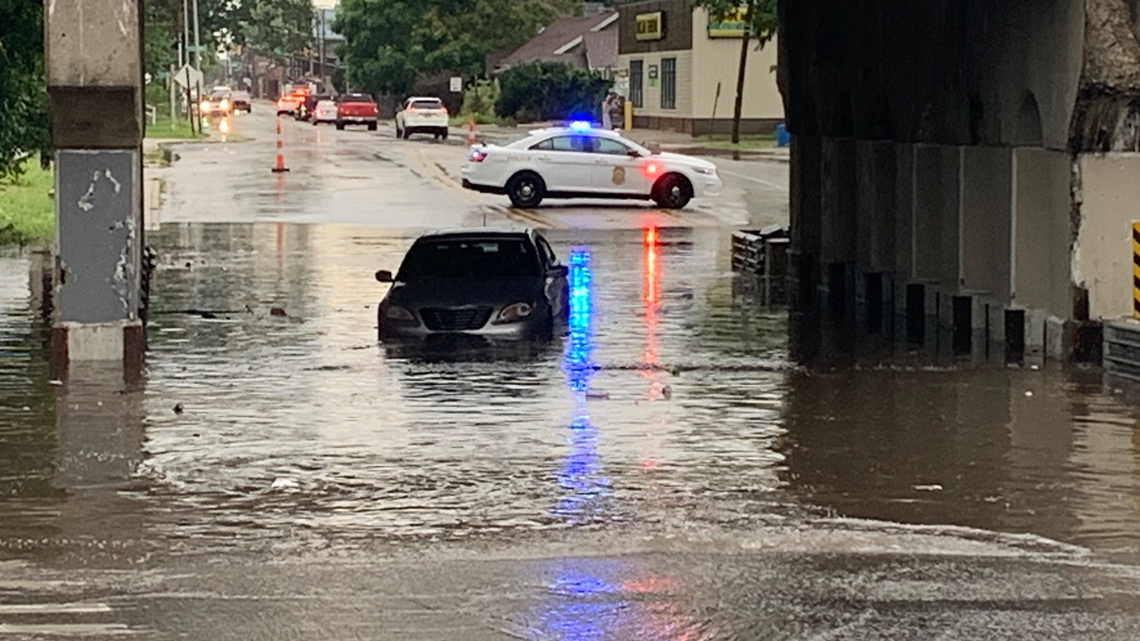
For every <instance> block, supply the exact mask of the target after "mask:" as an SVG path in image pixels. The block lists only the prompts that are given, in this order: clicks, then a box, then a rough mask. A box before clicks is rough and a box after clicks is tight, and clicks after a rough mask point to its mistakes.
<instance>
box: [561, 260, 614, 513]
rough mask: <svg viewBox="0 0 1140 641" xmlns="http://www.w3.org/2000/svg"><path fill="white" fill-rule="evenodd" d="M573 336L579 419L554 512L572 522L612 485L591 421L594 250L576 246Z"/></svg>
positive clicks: (570, 363)
mask: <svg viewBox="0 0 1140 641" xmlns="http://www.w3.org/2000/svg"><path fill="white" fill-rule="evenodd" d="M569 262H570V273H569V277H568V278H569V289H570V301H569V302H570V323H569V325H570V327H569V329H570V340H569V342H568V344H567V347H566V357H565V360H564V362H563V369H564V370H565V371H566V378H567V382H568V383H569V385H570V390H571V391H572V392H573V393H574V395H575V399H574V400H575V404H574V417H573V420H572V421H571V423H570V447H571V451H570V454H569V456H567V457H566V460H565V462H564V463H563V466H562V470H561V471H560V472H559V474H558V485H559V486H560V487H561V488H562V489H563V490H566V492H567V494H566V495H565V496H564V497H563V498H562V499H561V500H559V501H558V504H557V505H556V506H555V507H554V513H555V514H556V515H557V516H559V517H561V518H563V519H566V520H567V521H568V522H570V523H579V522H582V521H584V520H588V519H589V518H590V516H591V515H590V512H591V511H592V510H594V506H593V504H594V502H595V501H596V500H597V499H598V497H599V495H600V494H601V493H602V492H603V491H604V489H605V487H606V486H607V485H608V481H607V480H606V479H604V478H602V477H601V470H600V465H599V463H598V454H597V449H596V445H597V430H596V429H595V428H594V426H593V425H591V424H590V414H589V412H588V411H587V409H586V404H585V398H584V397H585V394H586V392H588V391H589V389H590V379H591V378H593V375H594V363H593V362H592V361H591V356H590V355H591V352H592V351H593V349H594V345H593V335H592V333H591V330H592V327H591V323H592V314H593V303H592V300H591V297H590V280H591V278H590V253H589V252H588V251H585V250H581V249H576V250H573V251H572V252H571V253H570V261H569Z"/></svg>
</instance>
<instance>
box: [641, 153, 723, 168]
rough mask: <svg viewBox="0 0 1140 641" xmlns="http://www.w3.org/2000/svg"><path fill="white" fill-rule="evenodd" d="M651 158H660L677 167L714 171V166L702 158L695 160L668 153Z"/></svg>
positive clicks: (693, 157)
mask: <svg viewBox="0 0 1140 641" xmlns="http://www.w3.org/2000/svg"><path fill="white" fill-rule="evenodd" d="M652 157H654V158H660V159H661V160H664V161H666V162H669V163H674V164H678V165H685V166H687V167H700V168H702V169H716V165H715V164H714V163H712V162H709V161H707V160H705V159H704V158H697V157H695V156H686V155H685V154H675V153H673V152H670V151H663V152H661V153H659V154H654V155H653V156H652Z"/></svg>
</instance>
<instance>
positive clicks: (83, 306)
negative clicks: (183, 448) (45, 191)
mask: <svg viewBox="0 0 1140 641" xmlns="http://www.w3.org/2000/svg"><path fill="white" fill-rule="evenodd" d="M45 5H46V6H45V7H44V9H45V10H44V34H45V35H44V53H45V56H44V61H45V75H46V78H47V90H48V101H49V105H48V106H49V108H48V114H49V117H50V119H51V137H52V146H53V147H54V148H55V150H56V151H55V185H56V192H55V198H54V201H55V205H54V206H55V218H56V238H57V241H56V243H57V244H56V247H55V250H56V280H55V282H56V283H58V288H57V296H56V301H57V306H56V310H55V317H54V319H53V323H52V332H51V373H52V377H53V378H54V379H57V380H61V381H62V380H71V381H72V382H73V383H75V382H78V381H80V380H84V379H85V380H89V381H99V380H102V381H103V383H104V384H105V383H106V382H107V378H106V377H107V372H108V369H107V368H111V369H112V370H114V371H118V372H121V373H122V375H123V379H124V380H126V381H134V380H137V379H138V377H139V374H140V371H141V367H142V362H143V354H144V349H145V340H144V336H143V323H142V320H141V317H140V314H139V311H140V308H141V305H142V302H141V295H140V294H141V291H140V289H141V279H140V276H139V274H140V269H141V265H142V245H143V238H142V234H143V182H142V141H143V132H144V127H145V124H144V117H143V113H144V109H143V107H144V104H145V102H144V97H143V64H142V63H143V47H142V27H143V15H142V3H141V2H140V1H139V0H122V1H121V2H60V3H56V2H53V1H52V0H45Z"/></svg>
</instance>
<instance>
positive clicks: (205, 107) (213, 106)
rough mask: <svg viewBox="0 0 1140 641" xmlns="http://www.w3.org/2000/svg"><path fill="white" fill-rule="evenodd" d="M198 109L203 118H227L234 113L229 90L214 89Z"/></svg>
mask: <svg viewBox="0 0 1140 641" xmlns="http://www.w3.org/2000/svg"><path fill="white" fill-rule="evenodd" d="M198 107H199V111H200V113H201V114H202V115H204V116H228V115H230V114H232V113H233V112H234V105H233V101H232V100H231V94H230V90H229V89H226V88H216V89H214V91H212V92H211V93H210V96H209V97H208V98H206V99H205V100H203V101H202V103H201V104H200V105H199V106H198Z"/></svg>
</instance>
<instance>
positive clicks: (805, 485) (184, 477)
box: [0, 224, 1140, 558]
mask: <svg viewBox="0 0 1140 641" xmlns="http://www.w3.org/2000/svg"><path fill="white" fill-rule="evenodd" d="M414 235H415V234H414V233H408V234H403V235H387V234H385V233H384V232H383V231H380V230H375V229H369V228H356V227H341V226H335V225H332V226H322V227H312V226H294V225H275V224H265V225H224V224H217V225H215V224H207V225H168V226H166V227H164V228H163V230H162V232H161V233H159V234H157V235H152V237H151V239H150V241H151V242H152V243H153V244H155V245H156V246H160V247H162V248H163V250H162V256H161V262H160V266H159V270H158V272H157V275H156V285H155V286H156V294H155V303H154V312H153V316H152V325H151V329H150V338H149V340H150V354H149V367H148V371H147V375H146V380H145V383H144V384H143V385H142V386H141V387H140V388H139V389H137V390H134V389H126V388H123V386H122V385H121V384H117V383H116V384H109V383H106V382H105V381H106V380H112V381H113V379H104V378H99V379H98V380H99V381H100V382H99V383H87V384H84V383H81V382H77V383H75V384H73V385H71V386H69V387H73V388H76V394H75V396H74V397H73V395H71V394H69V393H68V390H67V389H65V388H57V387H53V386H51V385H50V384H49V383H48V381H47V380H46V379H47V377H46V371H45V368H44V364H43V362H44V357H43V355H44V341H45V338H44V333H43V330H42V327H41V325H40V324H39V323H38V322H36V321H35V320H33V319H32V318H31V312H30V311H29V309H28V303H27V284H26V283H27V272H26V266H25V263H24V262H23V261H22V260H20V259H12V258H9V259H5V260H4V261H3V263H2V264H3V265H4V272H3V274H4V281H3V282H4V289H3V292H4V297H5V298H4V300H5V319H4V328H5V329H4V336H5V354H4V361H3V369H2V370H0V376H2V378H0V380H2V381H3V385H4V395H3V401H2V402H0V412H3V413H2V414H0V416H2V419H3V420H2V425H3V426H2V427H0V430H2V431H0V435H2V437H3V439H4V444H5V446H4V447H3V448H2V449H0V452H2V453H0V456H3V457H4V465H3V470H4V471H3V474H2V476H0V483H2V484H3V487H2V488H0V489H3V492H2V495H3V496H4V497H5V498H4V499H3V500H0V516H2V518H0V534H3V535H5V538H4V539H3V541H6V542H7V543H5V544H6V545H11V544H12V543H11V541H12V540H13V539H12V538H9V537H11V536H13V535H16V534H20V533H25V534H31V533H33V532H35V531H38V528H42V527H44V526H45V523H46V522H49V521H56V524H55V525H54V527H55V528H59V529H66V527H64V524H63V523H62V521H66V520H67V518H68V512H67V511H62V512H61V511H60V508H61V506H62V505H64V504H73V503H76V501H74V499H73V498H72V497H71V496H70V492H69V489H71V486H72V485H74V486H76V487H80V488H83V489H84V491H91V492H94V493H96V494H99V490H100V488H103V489H106V487H108V486H109V487H113V488H114V489H115V492H113V493H106V492H104V494H107V496H104V497H103V499H102V500H100V501H99V502H98V503H97V504H96V505H98V508H97V509H95V510H94V512H95V513H91V509H90V508H88V509H81V510H80V511H79V513H78V515H77V518H81V519H82V520H83V521H84V523H83V525H82V528H81V529H83V530H91V529H94V530H98V529H99V525H98V522H101V521H105V523H104V524H103V525H104V529H105V530H106V531H108V532H109V531H123V530H122V529H121V528H120V527H119V526H117V525H116V523H118V522H119V521H121V520H123V519H127V520H131V521H133V523H134V524H135V525H134V526H133V527H134V528H142V529H143V530H145V533H144V532H142V531H140V532H139V533H138V537H139V540H132V537H130V536H127V537H126V538H125V540H124V541H123V543H124V544H127V545H131V544H135V543H140V544H141V543H146V544H147V545H158V544H159V543H161V548H162V549H164V550H180V549H183V548H185V549H187V550H191V551H193V550H201V549H207V550H214V549H219V548H221V549H224V548H226V547H227V546H239V547H241V548H243V549H254V548H258V547H259V546H267V547H269V548H272V547H274V546H278V545H318V546H319V545H325V544H327V543H328V542H329V541H338V542H342V543H344V542H349V543H351V542H352V541H362V542H368V543H375V542H377V541H385V540H390V541H434V540H457V541H463V540H468V539H480V538H481V537H492V538H501V537H508V538H509V537H514V536H525V535H532V534H535V533H543V532H559V531H565V530H579V529H581V530H589V531H596V532H599V533H601V534H603V535H608V534H613V535H615V536H618V535H621V536H625V535H627V534H629V533H635V534H637V535H652V536H655V537H657V536H666V537H667V536H673V535H690V534H693V535H697V536H721V535H728V534H731V533H734V532H737V533H739V532H747V531H751V530H754V529H755V528H756V527H757V526H763V525H778V524H787V523H789V522H793V523H806V522H808V521H810V520H813V519H819V518H822V517H850V518H855V519H868V520H880V521H886V522H892V523H910V524H928V525H942V526H944V525H953V526H962V527H965V528H976V529H979V530H985V531H993V532H1005V533H1011V534H1025V533H1028V534H1034V535H1039V536H1041V537H1045V538H1048V539H1053V540H1056V541H1060V542H1065V543H1071V544H1075V545H1078V546H1084V547H1087V548H1090V549H1092V550H1095V551H1098V552H1101V553H1105V554H1111V555H1120V556H1122V557H1125V558H1134V557H1135V555H1136V553H1137V551H1138V550H1140V548H1138V543H1140V540H1138V535H1137V534H1136V532H1137V528H1136V524H1137V523H1138V522H1140V518H1138V512H1137V510H1138V509H1140V502H1138V500H1137V499H1138V497H1140V487H1138V483H1140V465H1138V462H1140V458H1138V455H1140V449H1138V446H1140V441H1138V440H1137V439H1136V437H1135V434H1136V432H1135V429H1134V427H1135V419H1136V417H1135V411H1134V410H1133V408H1132V407H1130V406H1129V405H1127V404H1125V403H1124V401H1123V400H1122V397H1121V396H1120V395H1117V394H1114V393H1113V390H1112V389H1111V388H1106V387H1105V385H1104V384H1103V383H1102V381H1101V376H1100V374H1099V373H1098V372H1095V371H1091V372H1086V371H1079V370H1076V371H1074V370H1062V369H1058V368H1054V367H1044V368H1037V367H1033V368H1029V367H1025V368H1006V367H997V366H981V367H966V368H962V369H955V368H945V367H926V368H921V367H920V368H915V367H899V366H891V365H889V364H887V365H883V366H879V367H870V368H854V369H851V368H847V369H834V370H811V369H807V368H802V367H797V366H796V365H795V364H793V363H792V362H791V361H790V360H789V357H788V353H787V335H788V331H787V322H788V321H787V316H786V314H785V313H784V312H782V311H781V310H779V309H764V308H763V307H761V306H760V305H758V304H757V303H755V302H754V301H751V300H750V299H749V298H748V297H746V296H743V295H739V294H737V295H734V289H733V277H732V275H731V274H730V273H728V272H727V270H726V269H725V266H726V265H727V256H726V251H727V247H725V244H724V242H723V238H722V236H721V235H719V234H717V233H715V232H714V231H701V230H693V229H667V230H661V232H660V236H659V237H658V239H657V242H656V243H648V242H646V236H645V234H643V233H642V232H640V231H636V230H629V231H612V232H563V231H557V232H548V236H550V238H551V240H552V242H553V244H554V245H555V247H556V250H557V251H558V253H559V255H560V256H561V257H562V258H563V260H564V261H566V262H567V263H568V264H569V265H570V266H571V278H572V284H573V295H572V298H573V303H574V306H573V315H572V322H571V326H570V327H569V329H568V332H567V335H566V336H565V337H563V338H561V339H559V340H557V341H556V342H555V343H554V344H552V345H549V346H545V347H528V348H526V349H520V350H509V351H502V350H500V351H488V350H486V349H481V348H479V347H472V348H466V349H459V350H451V351H446V352H427V351H419V350H416V351H411V352H405V351H401V350H393V349H386V348H384V347H383V346H380V345H378V344H377V342H376V340H375V305H376V302H377V301H378V300H379V298H380V297H381V296H382V295H383V291H384V289H383V288H384V287H385V286H383V285H380V284H378V283H376V282H375V281H374V280H372V279H371V274H372V272H373V271H374V270H375V269H378V268H392V267H394V266H396V265H398V262H399V259H400V257H401V255H402V252H403V251H404V249H405V248H406V247H407V246H408V245H409V244H410V242H411V240H412V239H413V237H414ZM274 307H278V308H280V309H283V310H284V311H285V313H286V315H285V316H284V317H282V316H275V315H273V314H271V313H270V310H271V309H272V308H274ZM176 405H178V406H180V409H181V412H180V413H177V412H176V411H175V409H174V408H175V406H176ZM107 415H111V418H112V419H113V420H107V418H106V416H107ZM100 417H103V418H102V419H100ZM92 427H98V428H100V429H102V428H104V427H105V429H106V430H108V431H107V433H105V434H103V435H102V436H105V437H110V439H111V441H112V442H111V443H110V444H108V443H107V442H102V441H100V439H99V438H97V435H93V434H91V433H90V432H91V431H92ZM88 447H94V448H95V449H96V450H105V451H87V450H86V448H88ZM86 459H94V462H91V461H86ZM92 477H95V478H92ZM112 494H113V495H112ZM49 515H50V516H49ZM130 529H131V528H129V527H128V528H126V531H129V530H130ZM28 538H32V537H30V536H29V537H28ZM605 539H606V537H605V536H603V537H602V539H600V540H605Z"/></svg>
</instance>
